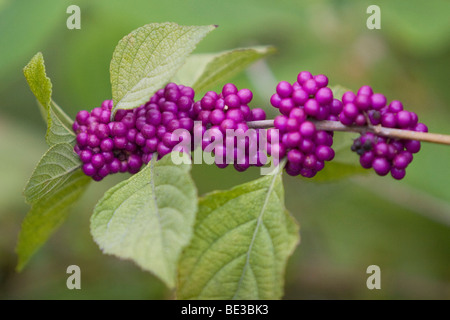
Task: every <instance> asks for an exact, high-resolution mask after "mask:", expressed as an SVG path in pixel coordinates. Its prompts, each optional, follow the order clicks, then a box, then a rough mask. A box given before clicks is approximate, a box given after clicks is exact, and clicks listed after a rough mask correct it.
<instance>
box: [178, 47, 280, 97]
mask: <svg viewBox="0 0 450 320" xmlns="http://www.w3.org/2000/svg"><path fill="white" fill-rule="evenodd" d="M275 51H276V50H275V48H274V47H271V46H260V47H252V48H240V49H234V50H229V51H224V52H219V53H211V54H194V55H191V56H190V57H189V58H188V59H187V60H186V63H185V64H184V66H183V67H182V68H180V70H179V71H178V73H177V74H176V76H175V79H176V81H178V82H179V83H182V84H184V85H187V86H191V87H192V88H193V89H194V90H195V91H196V92H202V91H206V90H208V89H210V88H212V87H214V86H215V85H217V84H219V83H222V82H224V81H225V80H226V79H228V78H231V77H232V76H233V75H235V74H237V73H239V72H240V71H242V70H244V69H245V68H247V67H248V66H249V65H250V64H252V63H253V62H255V61H257V60H259V59H262V58H265V57H266V56H268V55H270V54H273V53H274V52H275Z"/></svg>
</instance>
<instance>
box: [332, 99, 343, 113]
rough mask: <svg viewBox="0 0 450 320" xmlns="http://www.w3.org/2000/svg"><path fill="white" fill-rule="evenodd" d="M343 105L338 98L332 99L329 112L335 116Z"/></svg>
mask: <svg viewBox="0 0 450 320" xmlns="http://www.w3.org/2000/svg"><path fill="white" fill-rule="evenodd" d="M343 107H344V105H343V104H342V102H341V101H340V100H338V99H333V101H332V102H331V105H330V113H331V114H333V115H336V116H337V115H339V114H340V113H341V112H342V108H343Z"/></svg>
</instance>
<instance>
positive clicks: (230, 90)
mask: <svg viewBox="0 0 450 320" xmlns="http://www.w3.org/2000/svg"><path fill="white" fill-rule="evenodd" d="M237 92H238V89H237V88H236V86H235V85H234V84H232V83H227V84H226V85H224V86H223V88H222V95H223V96H224V97H226V96H228V95H230V94H236V93H237Z"/></svg>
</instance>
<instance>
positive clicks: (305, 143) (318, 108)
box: [267, 71, 343, 178]
mask: <svg viewBox="0 0 450 320" xmlns="http://www.w3.org/2000/svg"><path fill="white" fill-rule="evenodd" d="M327 85H328V78H327V77H326V76H325V75H321V74H319V75H315V76H313V75H312V74H311V73H310V72H308V71H302V72H300V73H299V74H298V76H297V81H295V82H294V83H293V84H290V83H289V82H287V81H281V82H280V83H278V85H277V87H276V93H275V94H274V95H272V97H271V99H270V102H271V104H272V106H274V107H275V108H278V109H279V111H280V113H281V115H279V116H277V117H276V118H275V119H274V127H275V128H274V129H272V128H271V129H269V130H268V135H267V140H268V142H269V148H268V153H269V154H270V155H272V156H274V155H277V157H278V158H279V159H281V158H283V157H284V156H287V163H286V167H285V169H286V172H287V173H288V174H289V175H292V176H297V175H299V174H300V175H302V176H303V177H307V178H312V177H314V176H315V175H316V173H317V172H318V171H320V170H322V169H323V168H324V165H325V161H330V160H332V159H333V158H334V150H333V149H332V148H331V146H332V144H333V133H332V132H327V131H322V130H317V129H316V126H315V125H314V123H313V122H311V121H309V120H332V121H337V120H338V116H339V114H340V113H341V111H342V107H343V106H342V102H341V101H339V100H338V99H334V98H333V92H332V91H331V89H330V88H328V87H327Z"/></svg>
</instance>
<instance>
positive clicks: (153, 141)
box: [73, 83, 194, 181]
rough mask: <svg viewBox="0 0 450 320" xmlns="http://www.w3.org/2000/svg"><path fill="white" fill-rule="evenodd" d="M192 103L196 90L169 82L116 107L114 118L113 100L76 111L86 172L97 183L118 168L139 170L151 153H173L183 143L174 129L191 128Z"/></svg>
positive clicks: (78, 143) (75, 126)
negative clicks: (126, 106) (137, 102)
mask: <svg viewBox="0 0 450 320" xmlns="http://www.w3.org/2000/svg"><path fill="white" fill-rule="evenodd" d="M193 104H194V90H193V89H192V88H190V87H185V86H182V85H176V84H174V83H169V84H168V85H167V86H166V87H165V88H163V89H160V90H159V91H158V92H156V94H155V95H153V96H152V97H151V98H150V101H148V102H147V103H146V104H144V105H141V106H140V107H138V108H135V109H131V110H118V111H117V112H116V114H115V115H114V120H113V121H110V118H111V109H112V106H113V103H112V100H105V101H104V102H103V103H102V106H101V107H97V108H94V109H93V110H92V111H91V112H88V111H86V110H82V111H80V112H78V114H77V115H76V120H75V122H74V124H73V130H74V132H75V133H76V134H77V136H76V145H75V147H74V151H75V152H76V153H77V154H78V155H79V157H80V160H81V161H82V162H83V166H82V170H83V172H84V173H85V174H86V175H88V176H91V177H92V178H93V179H94V180H95V181H100V180H102V179H103V178H104V177H106V176H107V175H109V174H113V173H117V172H129V173H131V174H134V173H137V172H139V170H140V169H141V167H142V164H144V163H145V164H146V163H148V162H149V161H150V160H151V158H152V155H153V153H155V152H157V153H158V157H159V158H161V157H163V156H164V155H166V154H168V153H169V152H171V151H172V149H173V147H174V146H175V145H176V144H177V143H178V141H179V140H178V141H177V140H176V139H175V141H172V132H173V131H175V130H176V129H179V128H184V129H186V130H188V131H192V129H193V125H194V122H193V120H192V117H193ZM181 138H182V137H180V139H181Z"/></svg>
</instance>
